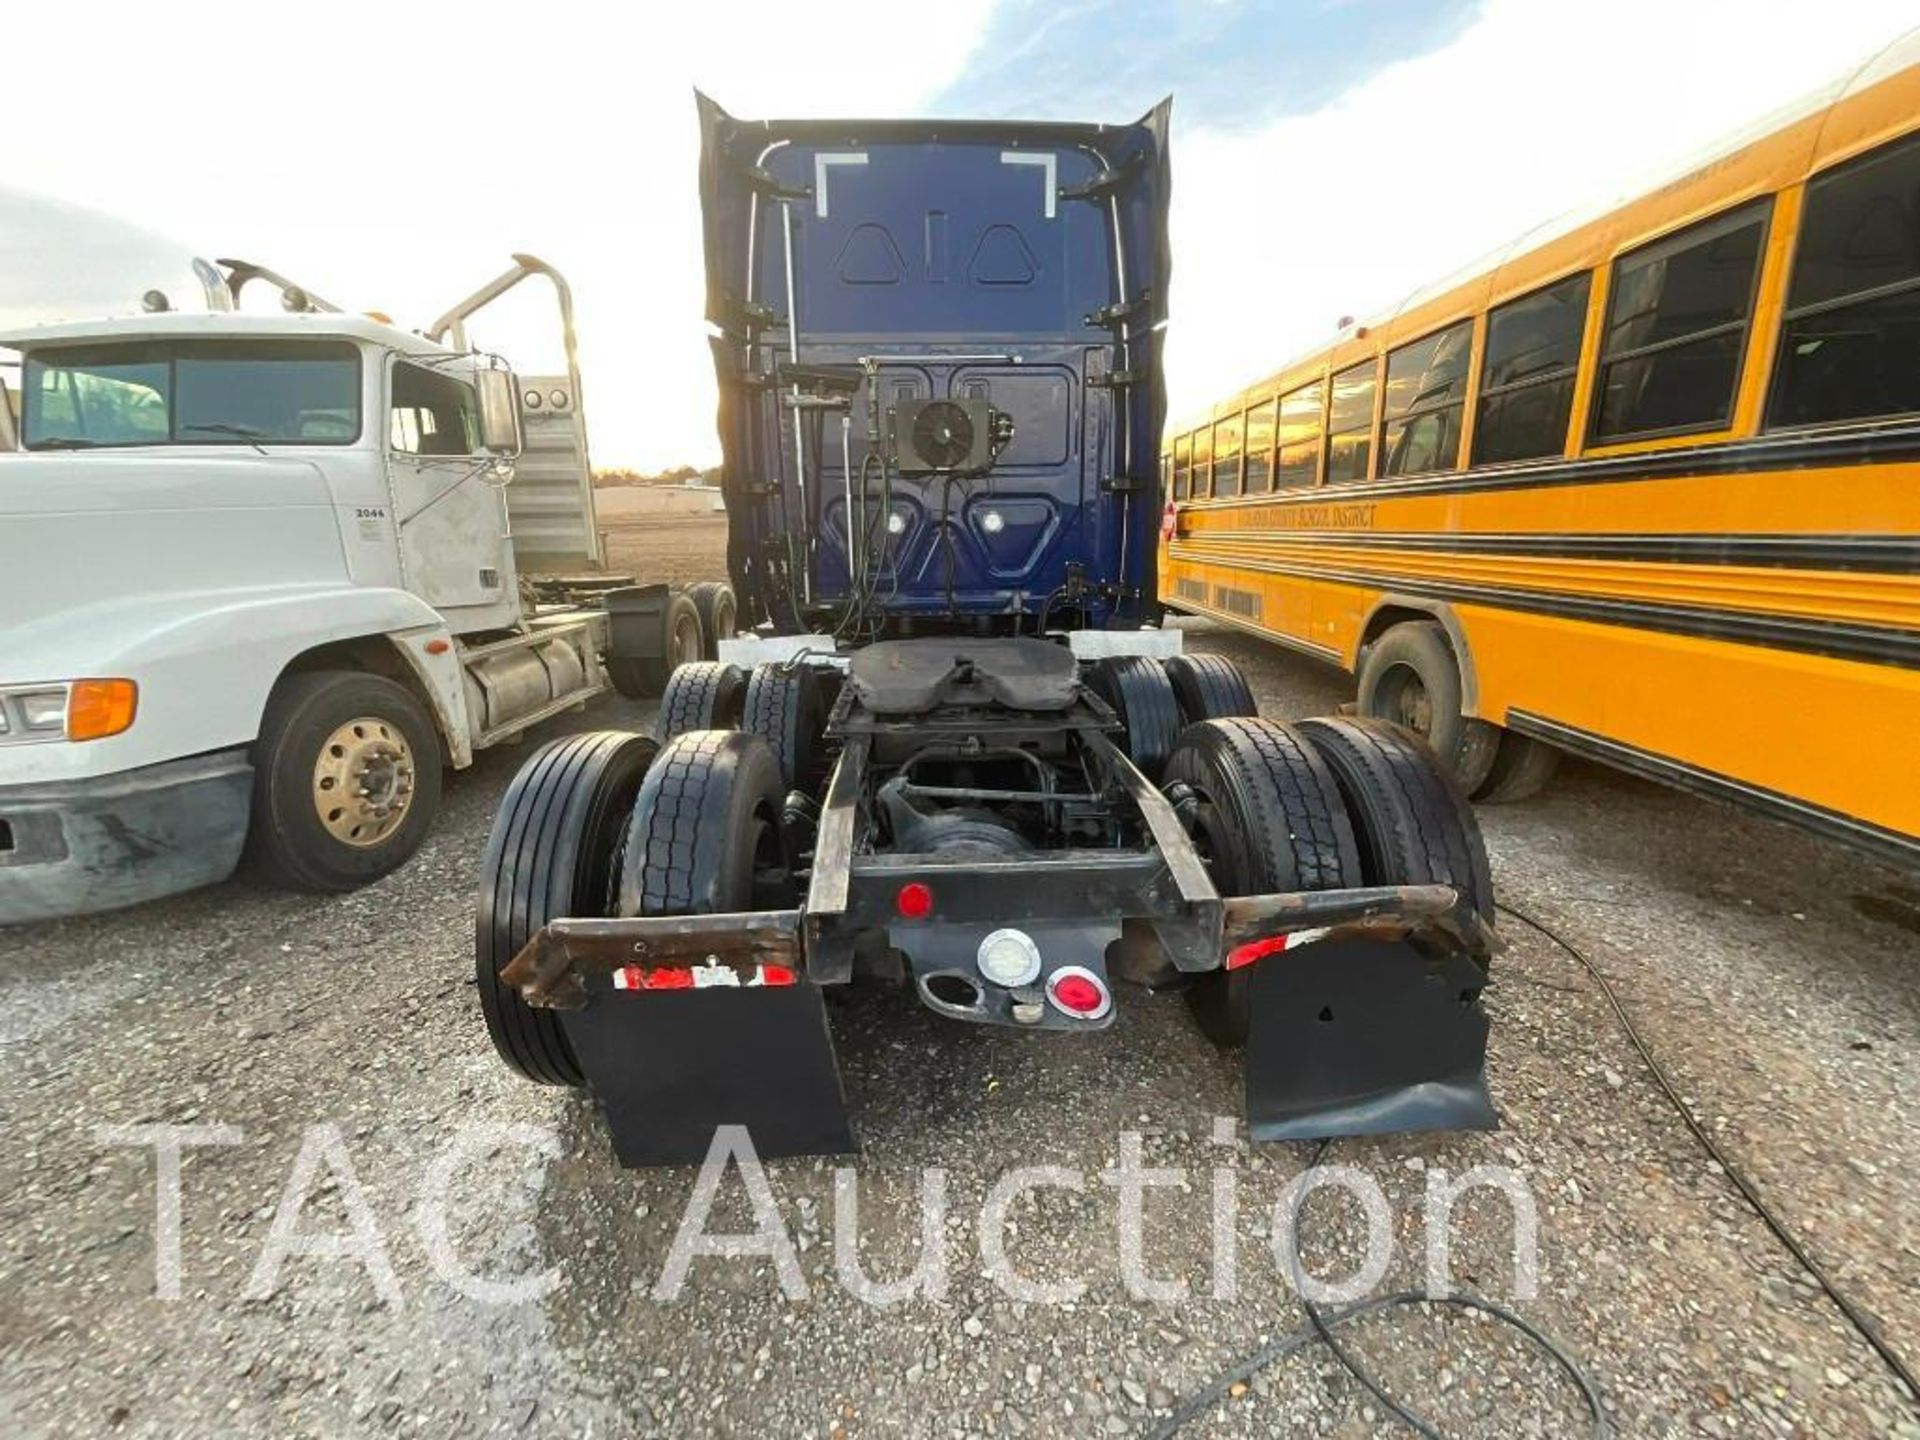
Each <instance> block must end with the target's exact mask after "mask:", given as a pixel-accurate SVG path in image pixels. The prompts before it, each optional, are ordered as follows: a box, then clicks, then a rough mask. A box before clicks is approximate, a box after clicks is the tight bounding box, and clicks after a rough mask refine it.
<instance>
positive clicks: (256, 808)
mask: <svg viewBox="0 0 1920 1440" xmlns="http://www.w3.org/2000/svg"><path fill="white" fill-rule="evenodd" d="M253 764H254V777H253V817H252V823H251V825H250V826H249V827H248V833H247V852H246V867H247V869H248V870H249V871H250V872H251V873H253V874H254V875H256V876H258V877H259V878H261V879H263V880H266V881H268V882H270V883H273V884H277V885H282V886H285V887H287V888H289V889H294V890H308V891H314V892H318V893H328V892H337V891H343V890H353V889H357V888H358V887H360V886H362V885H366V884H369V883H371V882H372V881H374V880H378V879H379V878H380V877H381V876H382V875H385V874H388V873H389V872H391V871H393V870H397V869H398V868H399V867H400V866H402V865H404V864H405V863H406V862H407V860H408V859H409V858H410V857H411V856H412V855H413V852H414V851H416V850H418V849H419V848H420V842H421V840H422V839H424V838H425V836H426V833H427V827H428V826H429V825H430V824H432V823H433V815H434V811H435V810H437V809H438V808H439V806H440V741H439V737H438V736H437V735H436V734H435V732H434V728H433V722H432V720H430V719H429V718H428V716H427V712H426V710H425V709H424V708H423V707H422V706H421V704H420V702H419V701H418V700H416V699H415V698H414V697H413V695H412V693H411V692H410V691H408V690H407V689H406V687H405V686H403V685H400V684H398V683H397V682H395V681H392V680H389V679H387V678H386V677H385V676H381V675H365V674H358V673H355V672H353V671H347V670H318V671H312V672H309V673H306V674H298V675H289V676H286V677H285V678H283V679H282V680H281V682H280V683H279V685H277V686H276V687H275V688H274V692H273V696H272V698H271V699H270V700H268V702H267V713H266V715H265V717H264V718H263V719H262V721H261V725H260V738H259V740H258V741H257V742H256V743H255V745H254V752H253Z"/></svg>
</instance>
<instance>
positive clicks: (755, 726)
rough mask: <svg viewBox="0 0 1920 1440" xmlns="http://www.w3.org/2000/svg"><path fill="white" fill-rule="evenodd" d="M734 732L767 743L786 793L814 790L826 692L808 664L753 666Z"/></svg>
mask: <svg viewBox="0 0 1920 1440" xmlns="http://www.w3.org/2000/svg"><path fill="white" fill-rule="evenodd" d="M740 728H741V729H742V730H747V731H751V732H752V733H753V734H755V735H758V736H760V738H761V739H763V740H765V741H766V742H767V745H768V747H769V748H771V749H772V751H773V758H774V759H775V761H777V762H778V764H779V766H780V774H781V776H782V777H783V778H784V779H785V781H786V783H787V786H788V787H789V788H791V789H794V790H799V791H801V792H803V793H805V794H807V795H813V794H815V793H816V792H817V791H818V789H819V788H820V784H821V782H822V781H823V780H824V779H825V778H826V769H827V764H826V761H827V742H826V728H827V693H826V687H825V686H824V685H823V684H822V683H821V679H820V676H819V674H818V673H817V672H816V671H815V670H814V668H813V667H812V666H811V665H805V664H801V665H795V666H793V667H792V668H791V669H789V668H787V667H785V666H783V665H775V664H767V665H756V666H754V667H753V672H752V673H751V674H750V675H748V676H747V692H746V696H745V698H744V700H743V702H742V706H741V712H740Z"/></svg>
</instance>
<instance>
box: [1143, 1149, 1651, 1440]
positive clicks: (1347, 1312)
mask: <svg viewBox="0 0 1920 1440" xmlns="http://www.w3.org/2000/svg"><path fill="white" fill-rule="evenodd" d="M1332 1148H1333V1141H1331V1140H1322V1141H1321V1142H1320V1143H1319V1144H1318V1145H1316V1146H1315V1147H1314V1151H1313V1158H1312V1159H1311V1160H1309V1161H1308V1162H1307V1170H1308V1171H1309V1172H1312V1171H1314V1170H1316V1169H1318V1168H1319V1167H1320V1163H1321V1162H1322V1161H1323V1160H1324V1159H1326V1155H1327V1151H1328V1150H1330V1149H1332ZM1297 1240H1298V1236H1297V1232H1296V1245H1295V1250H1294V1253H1293V1254H1292V1255H1291V1256H1289V1257H1288V1258H1289V1260H1290V1261H1291V1265H1292V1270H1293V1274H1292V1275H1291V1276H1289V1277H1288V1278H1289V1279H1290V1280H1291V1281H1292V1282H1293V1288H1294V1293H1295V1294H1296V1295H1298V1296H1299V1299H1300V1308H1301V1309H1302V1310H1304V1311H1305V1312H1306V1316H1307V1324H1306V1325H1305V1326H1304V1327H1302V1328H1301V1329H1298V1330H1295V1331H1292V1332H1291V1333H1289V1334H1286V1335H1282V1336H1281V1337H1280V1338H1279V1339H1278V1340H1275V1341H1273V1342H1272V1343H1270V1344H1268V1345H1266V1346H1264V1347H1262V1348H1261V1349H1259V1350H1257V1351H1255V1352H1254V1353H1253V1354H1251V1355H1249V1356H1248V1357H1247V1358H1246V1359H1244V1360H1242V1361H1241V1362H1240V1363H1239V1364H1238V1365H1236V1366H1234V1367H1233V1368H1232V1369H1231V1370H1229V1371H1227V1372H1226V1373H1225V1374H1223V1375H1220V1376H1218V1377H1216V1378H1215V1379H1214V1380H1213V1382H1212V1383H1211V1384H1209V1385H1208V1386H1207V1387H1206V1388H1205V1389H1203V1390H1200V1391H1197V1392H1196V1393H1194V1394H1193V1395H1190V1396H1188V1397H1187V1399H1185V1400H1184V1401H1182V1402H1181V1403H1180V1405H1178V1406H1177V1407H1176V1408H1175V1409H1174V1412H1173V1414H1171V1415H1170V1416H1168V1417H1167V1419H1166V1420H1164V1421H1163V1422H1161V1424H1160V1425H1159V1427H1158V1428H1156V1429H1154V1430H1153V1431H1151V1432H1150V1434H1151V1436H1152V1440H1162V1437H1165V1436H1170V1435H1172V1434H1173V1433H1174V1432H1175V1431H1177V1430H1179V1429H1181V1428H1182V1427H1183V1426H1185V1425H1188V1424H1190V1423H1192V1422H1193V1421H1194V1420H1197V1419H1198V1418H1199V1417H1200V1416H1202V1415H1204V1414H1206V1413H1207V1412H1208V1411H1209V1410H1211V1409H1212V1408H1213V1407H1214V1406H1215V1405H1217V1404H1219V1403H1220V1401H1221V1400H1223V1399H1225V1398H1226V1397H1227V1394H1228V1392H1229V1391H1231V1390H1232V1389H1233V1387H1234V1386H1235V1385H1237V1384H1240V1383H1241V1382H1242V1381H1244V1380H1246V1379H1248V1378H1249V1377H1251V1376H1253V1375H1256V1374H1258V1373H1259V1372H1260V1371H1262V1370H1264V1369H1266V1367H1267V1366H1269V1365H1271V1364H1272V1363H1273V1362H1274V1361H1276V1360H1279V1359H1281V1358H1283V1357H1285V1356H1287V1355H1291V1354H1293V1353H1294V1352H1296V1351H1298V1350H1303V1349H1305V1348H1306V1347H1307V1346H1308V1345H1311V1344H1315V1343H1316V1342H1317V1343H1319V1344H1321V1345H1325V1346H1326V1347H1327V1351H1328V1353H1329V1354H1331V1355H1332V1356H1333V1358H1334V1359H1335V1360H1338V1361H1339V1362H1340V1364H1341V1366H1342V1368H1344V1369H1345V1370H1346V1372H1347V1373H1348V1374H1349V1375H1351V1376H1353V1378H1354V1379H1356V1380H1358V1381H1359V1382H1360V1383H1361V1385H1363V1386H1365V1387H1366V1390H1367V1392H1368V1393H1369V1394H1370V1395H1372V1396H1373V1398H1374V1399H1376V1400H1378V1401H1379V1402H1380V1403H1381V1404H1382V1405H1384V1406H1385V1407H1386V1408H1387V1410H1388V1411H1389V1412H1391V1413H1392V1414H1393V1415H1394V1416H1395V1417H1396V1418H1397V1419H1398V1420H1399V1421H1400V1422H1401V1423H1402V1424H1403V1425H1405V1426H1406V1427H1407V1428H1408V1429H1409V1430H1412V1431H1413V1432H1414V1433H1415V1434H1416V1435H1420V1436H1424V1437H1425V1440H1446V1435H1445V1432H1443V1431H1441V1430H1440V1429H1438V1428H1436V1427H1435V1425H1434V1424H1433V1422H1432V1421H1430V1420H1428V1419H1427V1418H1426V1417H1425V1416H1424V1415H1422V1414H1420V1412H1419V1411H1417V1410H1414V1409H1412V1408H1411V1407H1409V1406H1408V1405H1406V1404H1404V1403H1403V1402H1401V1401H1399V1400H1397V1399H1395V1398H1394V1397H1393V1396H1392V1395H1391V1394H1389V1393H1388V1391H1387V1389H1386V1387H1385V1386H1384V1385H1382V1384H1381V1383H1380V1381H1379V1380H1378V1379H1377V1378H1376V1377H1375V1376H1374V1374H1373V1372H1372V1371H1370V1370H1368V1369H1367V1367H1366V1366H1365V1365H1364V1364H1362V1363H1361V1361H1360V1360H1359V1358H1358V1357H1357V1356H1355V1355H1354V1354H1353V1353H1352V1352H1351V1351H1349V1350H1348V1349H1347V1347H1346V1346H1344V1345H1342V1344H1341V1343H1340V1341H1339V1340H1338V1339H1337V1338H1336V1337H1335V1335H1334V1333H1333V1332H1334V1331H1335V1330H1336V1329H1338V1328H1339V1327H1340V1326H1342V1325H1347V1324H1350V1323H1352V1322H1353V1321H1355V1320H1359V1319H1361V1318H1363V1317H1365V1316H1368V1315H1372V1314H1375V1313H1377V1312H1378V1311H1381V1310H1388V1309H1394V1308H1398V1307H1400V1306H1405V1305H1451V1306H1453V1307H1454V1308H1455V1309H1459V1310H1478V1311H1480V1312H1481V1313H1482V1314H1485V1315H1490V1316H1492V1317H1493V1318H1494V1319H1495V1320H1497V1321H1498V1322H1500V1323H1501V1324H1502V1325H1505V1326H1507V1327H1509V1328H1510V1329H1513V1330H1515V1331H1518V1332H1519V1333H1520V1334H1521V1335H1523V1336H1525V1337H1526V1338H1527V1339H1528V1340H1530V1341H1532V1342H1533V1344H1534V1345H1535V1346H1536V1347H1538V1348H1539V1349H1540V1350H1541V1351H1542V1352H1544V1353H1545V1354H1546V1355H1547V1357H1548V1358H1549V1359H1551V1360H1552V1361H1553V1362H1554V1364H1556V1365H1558V1366H1559V1367H1560V1368H1561V1370H1563V1371H1564V1372H1566V1375H1567V1378H1568V1379H1569V1380H1571V1381H1572V1382H1573V1383H1574V1386H1575V1388H1576V1389H1578V1390H1579V1392H1580V1399H1581V1401H1582V1402H1583V1403H1584V1404H1585V1405H1586V1407H1587V1413H1588V1414H1589V1415H1590V1416H1591V1417H1592V1418H1593V1429H1592V1431H1591V1432H1590V1433H1591V1434H1593V1435H1594V1436H1595V1437H1596V1440H1606V1437H1608V1436H1610V1435H1611V1434H1612V1433H1613V1430H1612V1427H1611V1426H1610V1425H1609V1424H1608V1423H1607V1415H1606V1411H1605V1409H1603V1408H1602V1406H1601V1403H1600V1390H1599V1387H1598V1386H1597V1385H1595V1384H1594V1382H1593V1377H1592V1376H1590V1375H1588V1374H1587V1372H1586V1371H1585V1370H1583V1369H1582V1368H1581V1367H1580V1363H1579V1362H1578V1361H1577V1360H1575V1359H1574V1358H1573V1357H1572V1356H1571V1355H1569V1354H1567V1352H1566V1351H1564V1350H1562V1349H1561V1348H1560V1346H1559V1345H1558V1344H1556V1343H1555V1342H1554V1340H1553V1338H1552V1337H1551V1336H1549V1335H1547V1334H1546V1333H1544V1332H1543V1331H1541V1330H1539V1329H1537V1328H1536V1327H1535V1326H1534V1325H1533V1324H1532V1323H1531V1322H1529V1321H1527V1320H1525V1319H1523V1318H1522V1317H1521V1316H1519V1315H1516V1314H1515V1313H1514V1312H1513V1311H1511V1310H1509V1309H1507V1308H1506V1307H1505V1306H1502V1305H1496V1304H1495V1303H1494V1302H1493V1301H1491V1300H1488V1299H1486V1298H1484V1297H1483V1296H1479V1295H1475V1294H1472V1293H1470V1292H1467V1291H1458V1290H1456V1291H1449V1292H1447V1293H1445V1294H1441V1295H1430V1294H1428V1293H1427V1292H1426V1291H1425V1290H1397V1291H1395V1292H1394V1293H1393V1294H1391V1295H1376V1296H1374V1297H1372V1298H1371V1299H1368V1300H1362V1301H1359V1302H1357V1303H1355V1304H1352V1305H1348V1306H1344V1307H1342V1308H1341V1309H1338V1310H1332V1311H1327V1310H1322V1309H1321V1308H1320V1307H1319V1306H1318V1305H1316V1304H1314V1303H1313V1301H1311V1300H1309V1299H1308V1298H1307V1295H1306V1286H1305V1285H1304V1284H1303V1283H1302V1281H1303V1280H1304V1279H1305V1276H1304V1274H1303V1268H1304V1267H1303V1266H1302V1265H1301V1262H1300V1255H1299V1249H1298V1244H1297Z"/></svg>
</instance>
